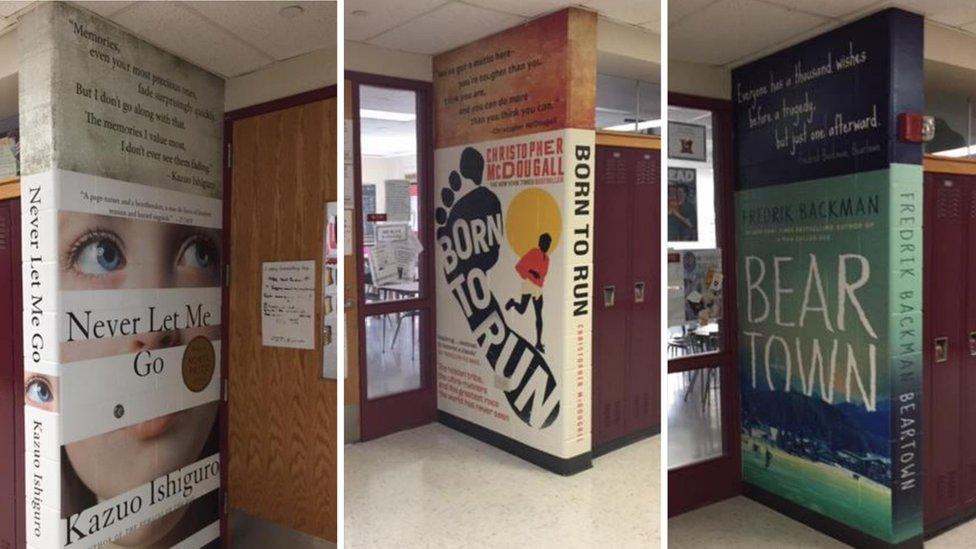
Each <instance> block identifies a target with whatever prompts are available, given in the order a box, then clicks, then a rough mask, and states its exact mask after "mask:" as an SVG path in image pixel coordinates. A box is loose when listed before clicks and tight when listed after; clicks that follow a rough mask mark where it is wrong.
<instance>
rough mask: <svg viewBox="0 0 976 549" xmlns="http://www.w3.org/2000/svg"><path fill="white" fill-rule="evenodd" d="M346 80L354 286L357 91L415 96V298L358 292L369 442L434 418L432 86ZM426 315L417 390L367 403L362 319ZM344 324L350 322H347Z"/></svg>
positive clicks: (356, 77)
mask: <svg viewBox="0 0 976 549" xmlns="http://www.w3.org/2000/svg"><path fill="white" fill-rule="evenodd" d="M345 76H346V79H347V80H349V81H350V83H351V86H350V87H351V92H350V97H349V101H350V102H351V105H352V125H353V130H352V134H353V136H352V145H353V187H354V194H355V197H354V204H355V208H354V211H355V215H354V219H353V223H355V225H354V226H355V227H356V230H354V231H353V234H354V236H355V240H354V244H355V246H356V248H355V253H354V254H353V257H354V258H355V261H356V278H357V284H359V285H360V287H361V286H362V283H363V280H365V273H364V269H363V261H362V250H363V234H362V233H363V231H362V229H361V227H362V226H363V209H362V206H361V204H362V187H363V181H362V158H361V150H360V119H359V88H360V86H363V85H366V86H376V87H381V88H393V89H400V90H409V91H412V92H414V93H416V97H417V183H418V192H419V195H418V197H417V198H418V200H417V206H418V217H419V229H420V241H421V244H423V247H424V251H423V252H422V253H421V257H422V259H421V265H422V267H421V276H420V297H419V298H416V299H404V300H401V301H390V302H384V303H370V304H367V303H366V298H365V295H364V293H363V292H362V291H361V288H360V289H357V292H356V294H357V302H358V311H359V314H358V315H357V318H356V319H355V321H356V322H358V323H359V330H358V332H359V342H358V343H359V365H358V367H359V374H360V375H359V414H360V422H361V423H360V436H361V438H362V440H364V441H366V440H371V439H374V438H379V437H381V436H384V435H388V434H391V433H394V432H397V431H402V430H405V429H410V428H413V427H419V426H421V425H426V424H428V423H432V422H434V421H436V419H437V369H436V368H435V362H434V345H435V339H434V338H435V335H434V334H435V333H436V332H435V324H436V318H435V315H436V307H435V296H434V289H435V288H434V282H435V278H434V237H433V223H432V220H433V219H434V216H433V205H434V126H433V84H432V83H430V82H424V81H421V80H408V79H404V78H393V77H389V76H380V75H375V74H367V73H361V72H353V71H346V73H345ZM417 309H419V310H421V311H425V312H424V313H423V314H421V317H420V318H421V322H420V330H419V331H418V336H417V337H418V341H419V343H420V351H419V357H420V375H421V387H420V388H419V389H416V390H413V391H407V392H404V393H398V394H394V395H388V396H384V397H380V398H376V399H373V400H370V399H369V398H368V397H367V387H368V377H369V372H368V371H367V370H368V368H367V367H366V364H367V360H368V356H367V354H366V317H368V316H374V315H381V314H390V313H396V312H401V311H405V310H417ZM346 321H347V322H349V321H350V319H347V320H346Z"/></svg>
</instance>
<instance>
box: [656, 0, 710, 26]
mask: <svg viewBox="0 0 976 549" xmlns="http://www.w3.org/2000/svg"><path fill="white" fill-rule="evenodd" d="M721 1H722V0H681V1H680V2H668V22H670V23H671V24H672V25H673V24H674V23H675V22H676V21H680V20H681V19H684V18H685V17H687V16H689V15H691V14H693V13H695V12H698V11H701V10H703V9H705V8H706V7H707V6H709V5H711V4H717V3H718V2H721Z"/></svg>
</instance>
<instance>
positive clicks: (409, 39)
mask: <svg viewBox="0 0 976 549" xmlns="http://www.w3.org/2000/svg"><path fill="white" fill-rule="evenodd" d="M522 21H524V19H522V18H521V17H516V16H514V15H506V14H503V13H498V12H496V11H490V10H486V9H483V8H478V7H475V6H469V5H467V4H458V3H451V4H446V5H444V6H441V7H440V8H437V9H436V10H434V11H432V12H430V13H428V14H427V15H425V16H423V17H419V18H417V19H414V20H412V21H410V22H408V23H406V24H404V25H401V26H399V27H397V28H395V29H393V30H391V31H389V32H385V33H383V34H381V35H380V36H377V37H376V38H374V39H372V40H369V42H370V43H371V44H374V45H377V46H382V47H384V48H390V49H394V50H401V51H406V52H411V53H423V54H428V55H432V54H436V53H441V52H444V51H448V50H451V49H454V48H456V47H458V46H463V45H464V44H468V43H470V42H474V41H475V40H478V39H479V38H484V37H485V36H488V35H491V34H495V33H496V32H500V31H503V30H505V29H507V28H510V27H514V26H515V25H518V24H519V23H521V22H522ZM462 22H463V24H462Z"/></svg>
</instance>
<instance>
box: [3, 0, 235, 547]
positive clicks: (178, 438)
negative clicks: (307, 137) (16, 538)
mask: <svg viewBox="0 0 976 549" xmlns="http://www.w3.org/2000/svg"><path fill="white" fill-rule="evenodd" d="M20 31H21V34H20V44H19V50H20V52H19V54H20V64H21V66H32V67H38V68H39V70H36V71H22V72H21V75H20V112H21V117H23V119H24V120H25V121H32V120H40V119H43V120H47V121H48V124H47V125H43V124H34V123H30V124H25V125H24V126H23V128H22V130H23V131H22V140H23V141H22V150H21V159H22V162H23V166H22V167H23V169H22V171H23V177H22V178H21V188H22V196H23V200H22V207H23V223H24V227H25V231H24V235H25V242H24V274H25V276H24V300H25V308H24V311H25V317H24V343H25V345H24V349H25V357H24V358H25V360H24V363H25V377H24V400H25V408H24V415H25V425H26V426H27V429H26V437H27V440H26V447H27V449H28V453H29V455H28V459H27V460H26V469H27V470H26V476H27V478H28V479H30V480H29V481H28V491H27V505H28V513H27V517H26V519H27V528H26V532H27V537H28V541H27V544H28V545H29V546H30V547H93V546H97V545H103V544H107V543H111V544H115V545H118V546H127V547H172V546H177V545H180V544H181V543H188V544H192V545H194V546H203V545H206V544H207V543H211V542H213V541H214V540H216V539H217V538H218V537H219V522H218V516H219V514H218V505H217V504H218V501H217V498H218V488H219V485H220V473H221V463H220V458H219V453H218V436H217V434H218V429H217V423H218V422H217V414H218V400H219V398H220V390H221V382H220V374H219V367H218V364H219V361H220V353H221V341H220V325H221V306H220V305H221V301H220V300H221V291H222V279H221V277H222V271H221V257H220V250H221V247H222V246H221V240H222V226H221V219H222V210H223V206H222V202H221V195H222V180H221V175H222V171H221V160H222V151H223V135H222V119H223V97H224V94H223V81H222V80H221V79H220V78H219V77H217V76H214V75H212V74H209V73H206V72H205V71H203V70H201V69H199V68H197V67H195V66H193V65H190V64H188V63H186V62H183V61H181V60H179V59H176V58H175V57H173V56H171V55H169V54H166V53H164V52H162V51H160V50H157V49H156V48H154V47H152V46H150V45H148V44H146V43H144V42H142V41H140V40H138V39H136V38H135V37H133V36H131V35H128V34H126V33H124V32H123V31H121V30H120V29H119V28H118V27H116V26H114V25H112V24H110V23H108V22H106V21H104V20H102V19H100V18H98V17H97V16H94V15H92V14H90V13H88V12H84V11H81V10H78V9H76V8H73V7H71V6H69V5H66V4H61V3H45V4H41V5H38V6H37V7H36V8H34V9H33V10H32V11H31V12H29V13H27V14H26V15H25V16H24V17H23V18H22V19H21V21H20ZM94 83H97V90H96V87H95V85H94Z"/></svg>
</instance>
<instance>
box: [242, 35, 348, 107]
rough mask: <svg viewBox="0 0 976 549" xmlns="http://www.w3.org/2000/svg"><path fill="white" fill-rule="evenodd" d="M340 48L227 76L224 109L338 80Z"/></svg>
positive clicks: (299, 91)
mask: <svg viewBox="0 0 976 549" xmlns="http://www.w3.org/2000/svg"><path fill="white" fill-rule="evenodd" d="M336 70H337V69H336V50H335V48H327V49H322V50H316V51H313V52H309V53H306V54H305V55H299V56H298V57H293V58H291V59H286V60H284V61H279V62H277V63H273V64H271V65H269V66H267V67H265V68H263V69H261V70H258V71H254V72H252V73H248V74H244V75H241V76H238V77H235V78H230V79H228V80H227V85H226V89H225V93H224V110H227V111H232V110H235V109H240V108H243V107H248V106H251V105H257V104H258V103H264V102H266V101H273V100H275V99H281V98H282V97H288V96H290V95H295V94H299V93H302V92H306V91H311V90H317V89H319V88H324V87H327V86H331V85H333V84H335V83H336V76H337V74H338V73H337V72H336Z"/></svg>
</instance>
